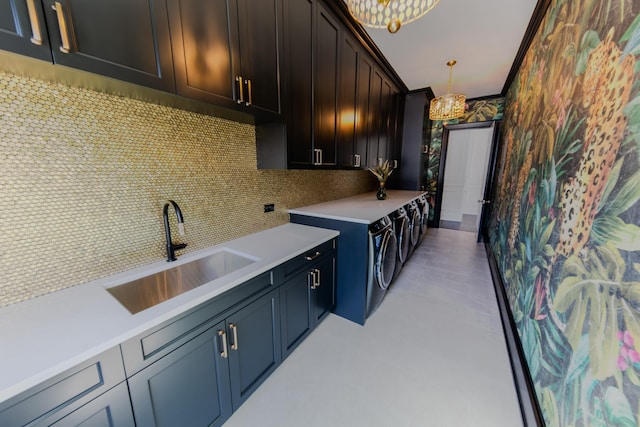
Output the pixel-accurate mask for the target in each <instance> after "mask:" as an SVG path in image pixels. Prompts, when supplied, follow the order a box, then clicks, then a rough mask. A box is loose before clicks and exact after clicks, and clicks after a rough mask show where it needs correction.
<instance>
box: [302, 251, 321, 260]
mask: <svg viewBox="0 0 640 427" xmlns="http://www.w3.org/2000/svg"><path fill="white" fill-rule="evenodd" d="M319 256H320V252H318V251H316V253H315V254H313V255H307V256H306V257H304V259H306V260H307V261H313V260H314V259H316V258H318V257H319Z"/></svg>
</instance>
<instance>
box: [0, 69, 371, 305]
mask: <svg viewBox="0 0 640 427" xmlns="http://www.w3.org/2000/svg"><path fill="white" fill-rule="evenodd" d="M0 167H1V170H2V174H1V176H0V206H2V209H3V215H2V217H3V219H2V221H0V236H1V241H0V272H1V273H2V281H1V282H0V306H6V305H9V304H13V303H16V302H18V301H22V300H26V299H30V298H34V297H37V296H39V295H43V294H46V293H49V292H52V291H56V290H59V289H63V288H66V287H70V286H74V285H78V284H81V283H85V282H88V281H91V280H94V279H97V278H99V277H103V276H107V275H110V274H114V273H117V272H120V271H124V270H128V269H131V268H134V267H138V266H142V265H145V264H149V263H153V262H156V261H159V260H162V259H164V257H165V253H164V228H163V223H162V206H163V202H164V201H165V200H166V199H173V200H175V201H176V202H177V203H178V204H179V205H180V207H181V208H182V212H183V214H184V218H185V228H186V231H187V236H186V237H184V238H176V239H175V240H179V241H184V242H186V243H188V247H187V249H185V250H184V251H182V252H181V253H186V252H190V251H194V250H197V249H201V248H205V247H208V246H211V245H215V244H218V243H221V242H224V241H226V240H230V239H234V238H237V237H240V236H243V235H246V234H250V233H253V232H256V231H260V230H264V229H266V228H270V227H274V226H276V225H280V224H284V223H286V222H288V220H289V218H288V214H287V210H288V209H290V208H293V207H299V206H304V205H309V204H313V203H318V202H322V201H326V200H332V199H336V198H341V197H348V196H351V195H354V194H358V193H362V192H365V191H369V190H371V189H372V188H373V187H372V185H373V186H375V180H374V179H373V177H372V176H371V174H369V173H368V172H366V171H272V170H257V169H256V144H255V129H254V127H253V126H251V125H246V124H241V123H236V122H232V121H228V120H224V119H220V118H216V117H211V116H207V115H203V114H197V113H192V112H188V111H183V110H178V109H174V108H170V107H165V106H160V105H156V104H151V103H146V102H142V101H137V100H133V99H127V98H122V97H118V96H114V95H109V94H105V93H100V92H94V91H91V90H86V89H80V88H74V87H67V86H64V85H61V84H57V83H49V82H45V81H42V80H37V79H33V78H28V77H20V76H16V75H13V74H9V73H3V72H0ZM266 203H274V204H275V207H276V211H275V212H271V213H267V214H265V213H264V212H263V205H264V204H266ZM172 215H173V214H172ZM174 229H175V228H174ZM181 239H182V240H181Z"/></svg>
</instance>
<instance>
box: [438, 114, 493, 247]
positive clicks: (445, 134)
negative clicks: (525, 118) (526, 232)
mask: <svg viewBox="0 0 640 427" xmlns="http://www.w3.org/2000/svg"><path fill="white" fill-rule="evenodd" d="M501 123H502V121H501V120H490V121H486V122H475V123H460V124H447V125H443V126H442V145H441V147H440V166H439V171H438V184H437V187H436V200H435V206H434V208H433V227H434V228H438V227H440V209H441V207H442V197H443V193H444V173H445V166H446V163H447V148H448V144H449V132H451V131H452V130H461V129H474V128H488V127H491V125H494V129H493V135H492V137H491V151H490V154H489V164H488V165H487V176H486V179H485V186H484V196H483V200H485V201H488V202H487V203H483V205H482V212H481V214H480V230H479V232H478V242H481V241H483V239H487V236H488V223H489V218H490V216H491V200H492V196H493V184H494V183H493V178H494V173H495V167H496V160H497V154H498V145H499V140H500V125H501Z"/></svg>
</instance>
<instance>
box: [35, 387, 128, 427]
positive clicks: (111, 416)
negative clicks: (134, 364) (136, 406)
mask: <svg viewBox="0 0 640 427" xmlns="http://www.w3.org/2000/svg"><path fill="white" fill-rule="evenodd" d="M43 425H50V426H52V427H76V426H82V427H89V426H101V427H133V426H135V423H134V421H133V413H132V412H131V402H130V401H129V389H128V388H127V383H126V382H122V383H120V384H118V385H117V386H115V387H114V388H112V389H111V390H109V391H107V392H106V393H104V394H103V395H101V396H99V397H97V398H95V399H93V400H92V401H91V402H89V403H87V404H86V405H84V406H82V407H80V408H79V409H77V410H76V411H74V412H72V413H70V414H69V415H67V416H66V417H64V418H62V419H60V420H58V421H56V422H54V423H53V424H50V423H48V422H46V423H43Z"/></svg>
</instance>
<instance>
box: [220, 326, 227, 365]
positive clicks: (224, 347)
mask: <svg viewBox="0 0 640 427" xmlns="http://www.w3.org/2000/svg"><path fill="white" fill-rule="evenodd" d="M218 336H219V337H220V338H222V351H221V352H220V357H222V358H223V359H226V358H227V355H228V353H227V334H226V333H225V332H224V331H218Z"/></svg>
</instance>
